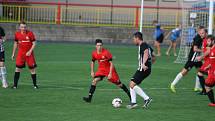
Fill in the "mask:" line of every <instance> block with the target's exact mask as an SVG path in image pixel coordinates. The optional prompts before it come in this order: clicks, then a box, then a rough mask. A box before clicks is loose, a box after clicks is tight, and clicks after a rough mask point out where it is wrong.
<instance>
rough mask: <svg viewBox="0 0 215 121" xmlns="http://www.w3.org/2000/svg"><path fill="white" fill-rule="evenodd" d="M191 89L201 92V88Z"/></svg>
mask: <svg viewBox="0 0 215 121" xmlns="http://www.w3.org/2000/svg"><path fill="white" fill-rule="evenodd" d="M193 90H194V92H201V91H202V88H194V89H193Z"/></svg>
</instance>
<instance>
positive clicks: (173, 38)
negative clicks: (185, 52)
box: [170, 28, 181, 41]
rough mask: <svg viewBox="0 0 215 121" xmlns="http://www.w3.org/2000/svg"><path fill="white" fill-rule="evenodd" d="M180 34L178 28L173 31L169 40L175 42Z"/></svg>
mask: <svg viewBox="0 0 215 121" xmlns="http://www.w3.org/2000/svg"><path fill="white" fill-rule="evenodd" d="M180 34H181V29H179V28H176V29H173V30H172V32H171V35H170V40H172V41H176V40H177V38H179V37H180Z"/></svg>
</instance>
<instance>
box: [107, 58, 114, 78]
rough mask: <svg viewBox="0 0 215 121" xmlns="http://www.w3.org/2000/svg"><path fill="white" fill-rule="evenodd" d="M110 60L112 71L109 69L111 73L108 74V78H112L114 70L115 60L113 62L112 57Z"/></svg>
mask: <svg viewBox="0 0 215 121" xmlns="http://www.w3.org/2000/svg"><path fill="white" fill-rule="evenodd" d="M109 62H110V71H109V74H108V79H111V78H112V70H113V66H114V65H113V62H112V59H111V60H109Z"/></svg>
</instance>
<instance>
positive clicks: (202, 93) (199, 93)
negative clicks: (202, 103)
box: [197, 91, 207, 95]
mask: <svg viewBox="0 0 215 121" xmlns="http://www.w3.org/2000/svg"><path fill="white" fill-rule="evenodd" d="M197 94H198V95H207V93H206V92H203V91H201V92H197Z"/></svg>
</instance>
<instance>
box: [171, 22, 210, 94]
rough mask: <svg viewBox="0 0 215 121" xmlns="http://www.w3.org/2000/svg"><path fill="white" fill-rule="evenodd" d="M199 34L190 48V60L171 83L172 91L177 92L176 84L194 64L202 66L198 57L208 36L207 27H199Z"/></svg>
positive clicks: (197, 66) (198, 66)
mask: <svg viewBox="0 0 215 121" xmlns="http://www.w3.org/2000/svg"><path fill="white" fill-rule="evenodd" d="M198 29H199V30H198V34H197V35H196V36H195V37H194V38H193V43H192V47H191V49H190V53H189V56H188V60H187V62H186V64H185V66H184V68H183V69H182V71H181V72H179V73H178V75H177V76H176V77H175V79H174V80H173V82H172V83H171V85H170V89H171V91H172V92H174V93H175V92H176V89H175V85H176V84H177V83H178V82H179V81H180V80H181V78H182V77H183V76H185V75H186V74H187V73H188V72H189V70H190V69H192V67H193V66H195V67H196V68H197V69H199V68H200V67H201V66H202V62H201V61H199V60H198V59H197V57H198V56H200V54H201V52H202V42H203V39H204V38H205V36H206V29H205V28H204V27H202V26H200V27H199V28H198Z"/></svg>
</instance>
